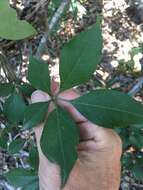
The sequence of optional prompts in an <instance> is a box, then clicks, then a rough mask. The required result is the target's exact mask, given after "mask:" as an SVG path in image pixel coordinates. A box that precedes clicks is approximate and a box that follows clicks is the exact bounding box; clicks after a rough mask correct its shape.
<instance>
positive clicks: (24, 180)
mask: <svg viewBox="0 0 143 190" xmlns="http://www.w3.org/2000/svg"><path fill="white" fill-rule="evenodd" d="M5 176H6V179H7V180H8V182H9V183H10V184H11V185H12V186H14V187H25V186H27V185H31V184H33V185H34V186H36V187H37V182H38V176H36V175H35V173H34V172H33V171H31V170H26V169H22V168H18V169H13V170H10V171H9V172H8V173H7V174H6V175H5ZM35 189H36V188H35Z"/></svg>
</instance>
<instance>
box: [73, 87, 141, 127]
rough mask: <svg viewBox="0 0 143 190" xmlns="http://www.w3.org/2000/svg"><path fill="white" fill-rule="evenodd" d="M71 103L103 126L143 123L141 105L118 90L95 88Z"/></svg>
mask: <svg viewBox="0 0 143 190" xmlns="http://www.w3.org/2000/svg"><path fill="white" fill-rule="evenodd" d="M72 104H73V105H74V106H75V107H76V108H77V109H78V110H79V111H80V112H81V113H82V114H83V115H84V116H85V117H86V118H88V119H89V120H90V121H92V122H94V123H96V124H98V125H101V126H103V127H109V128H114V127H126V126H128V125H131V124H139V123H143V105H141V104H140V103H139V102H136V101H135V100H133V99H132V98H131V97H129V96H128V95H126V94H124V93H121V92H118V91H113V90H95V91H92V92H90V93H88V94H85V95H83V96H81V97H80V98H78V99H76V100H73V101H72Z"/></svg>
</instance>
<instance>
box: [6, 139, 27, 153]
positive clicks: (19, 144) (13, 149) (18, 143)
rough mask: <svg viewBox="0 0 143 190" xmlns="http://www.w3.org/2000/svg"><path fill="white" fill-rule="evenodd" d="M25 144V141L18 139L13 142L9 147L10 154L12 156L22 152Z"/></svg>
mask: <svg viewBox="0 0 143 190" xmlns="http://www.w3.org/2000/svg"><path fill="white" fill-rule="evenodd" d="M24 143H25V140H23V139H16V140H14V141H12V142H11V143H10V145H9V152H10V153H11V154H16V153H18V152H19V151H20V150H22V148H23V146H24Z"/></svg>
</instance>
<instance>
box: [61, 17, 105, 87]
mask: <svg viewBox="0 0 143 190" xmlns="http://www.w3.org/2000/svg"><path fill="white" fill-rule="evenodd" d="M102 41H103V40H102V32H101V22H100V19H97V23H96V25H94V26H93V27H91V28H90V29H89V30H87V31H85V32H82V33H80V34H79V35H77V36H76V37H74V38H73V39H72V40H71V41H70V42H69V43H68V44H66V45H65V46H64V48H63V49H62V51H61V56H60V77H61V90H66V89H68V88H71V87H74V86H76V85H79V84H81V83H83V82H86V81H87V80H89V79H90V77H91V74H92V73H93V72H94V71H95V70H96V67H97V65H98V64H99V63H100V59H101V54H102Z"/></svg>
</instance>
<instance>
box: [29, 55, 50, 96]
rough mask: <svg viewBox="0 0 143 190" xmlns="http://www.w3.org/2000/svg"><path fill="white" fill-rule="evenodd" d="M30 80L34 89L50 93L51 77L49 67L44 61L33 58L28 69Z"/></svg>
mask: <svg viewBox="0 0 143 190" xmlns="http://www.w3.org/2000/svg"><path fill="white" fill-rule="evenodd" d="M28 80H29V81H30V83H31V84H32V86H33V87H35V88H37V89H40V90H43V91H44V92H49V93H50V82H51V81H50V75H49V68H48V65H47V64H46V63H45V62H43V61H42V60H37V59H36V58H34V57H31V58H30V60H29V67H28Z"/></svg>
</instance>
